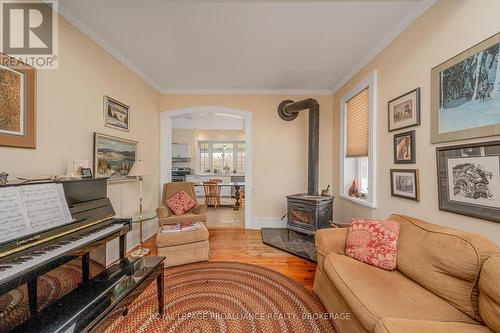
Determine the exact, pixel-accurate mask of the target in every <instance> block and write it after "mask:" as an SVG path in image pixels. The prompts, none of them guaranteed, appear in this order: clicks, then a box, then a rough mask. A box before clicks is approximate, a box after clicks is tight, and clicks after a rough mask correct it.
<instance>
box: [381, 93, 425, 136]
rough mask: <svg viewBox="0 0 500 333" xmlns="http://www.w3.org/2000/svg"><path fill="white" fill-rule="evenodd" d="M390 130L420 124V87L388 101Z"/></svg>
mask: <svg viewBox="0 0 500 333" xmlns="http://www.w3.org/2000/svg"><path fill="white" fill-rule="evenodd" d="M387 108H388V112H389V132H392V131H396V130H400V129H403V128H408V127H413V126H418V125H420V88H417V89H414V90H412V91H410V92H407V93H406V94H404V95H401V96H399V97H396V98H395V99H393V100H390V101H389V102H388V103H387Z"/></svg>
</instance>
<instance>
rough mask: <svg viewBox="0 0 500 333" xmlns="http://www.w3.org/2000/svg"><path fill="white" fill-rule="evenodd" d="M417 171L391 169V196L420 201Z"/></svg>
mask: <svg viewBox="0 0 500 333" xmlns="http://www.w3.org/2000/svg"><path fill="white" fill-rule="evenodd" d="M418 182H419V179H418V169H391V195H392V196H393V197H398V198H403V199H409V200H414V201H420V194H419V190H420V188H419V184H418Z"/></svg>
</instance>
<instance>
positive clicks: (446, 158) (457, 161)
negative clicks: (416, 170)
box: [436, 141, 500, 222]
mask: <svg viewBox="0 0 500 333" xmlns="http://www.w3.org/2000/svg"><path fill="white" fill-rule="evenodd" d="M436 154H437V168H438V172H437V174H438V193H439V209H440V210H445V211H448V212H452V213H456V214H461V215H466V216H472V217H476V218H480V219H484V220H490V221H494V222H500V141H492V142H483V143H474V144H466V145H458V146H448V147H440V148H437V149H436Z"/></svg>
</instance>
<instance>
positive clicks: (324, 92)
mask: <svg viewBox="0 0 500 333" xmlns="http://www.w3.org/2000/svg"><path fill="white" fill-rule="evenodd" d="M161 93H163V94H165V95H222V96H225V95H271V96H309V95H313V96H331V95H332V90H331V89H163V90H162V91H161Z"/></svg>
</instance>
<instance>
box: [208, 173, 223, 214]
mask: <svg viewBox="0 0 500 333" xmlns="http://www.w3.org/2000/svg"><path fill="white" fill-rule="evenodd" d="M208 181H209V182H210V183H216V184H217V185H218V186H219V196H218V197H217V203H218V204H219V207H220V194H221V193H222V186H221V185H219V184H220V183H222V179H217V178H213V179H209V180H208Z"/></svg>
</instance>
